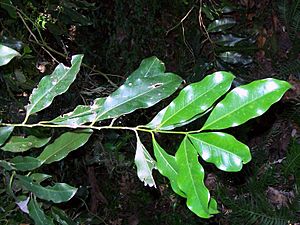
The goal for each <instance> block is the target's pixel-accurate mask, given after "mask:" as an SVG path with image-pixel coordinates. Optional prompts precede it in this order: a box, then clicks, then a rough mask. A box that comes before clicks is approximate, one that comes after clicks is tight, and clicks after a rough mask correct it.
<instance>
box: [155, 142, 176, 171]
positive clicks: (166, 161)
mask: <svg viewBox="0 0 300 225" xmlns="http://www.w3.org/2000/svg"><path fill="white" fill-rule="evenodd" d="M154 144H155V146H156V148H157V149H158V148H159V147H158V145H157V144H156V143H155V142H154ZM158 153H159V155H160V156H161V157H160V158H162V159H163V160H164V162H165V163H166V164H167V165H168V167H169V168H170V169H171V170H172V171H174V173H175V175H177V174H178V172H177V171H176V170H175V169H174V168H173V167H172V166H171V164H170V163H169V162H168V160H166V158H165V157H164V155H163V154H162V153H161V152H160V150H158Z"/></svg>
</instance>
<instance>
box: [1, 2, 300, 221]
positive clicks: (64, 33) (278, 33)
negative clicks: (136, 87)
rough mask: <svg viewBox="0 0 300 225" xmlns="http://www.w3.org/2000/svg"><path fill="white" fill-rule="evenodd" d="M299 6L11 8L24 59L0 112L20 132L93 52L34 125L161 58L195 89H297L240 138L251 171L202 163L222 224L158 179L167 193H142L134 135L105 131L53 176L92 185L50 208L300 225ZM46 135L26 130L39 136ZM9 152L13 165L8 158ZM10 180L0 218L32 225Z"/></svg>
mask: <svg viewBox="0 0 300 225" xmlns="http://www.w3.org/2000/svg"><path fill="white" fill-rule="evenodd" d="M6 3H9V4H10V3H12V5H13V6H15V7H17V9H18V10H16V9H15V8H12V7H10V6H9V5H7V4H6ZM299 6H300V4H299V1H297V0H293V1H288V0H283V1H268V0H264V1H254V0H253V1H252V0H248V1H244V0H241V1H225V0H224V1H218V2H215V1H183V0H176V1H156V0H151V1H144V0H134V1H130V2H128V1H124V0H114V1H110V2H107V1H75V0H74V1H56V0H54V1H25V0H23V1H21V0H14V1H9V0H5V1H1V8H0V10H1V15H2V17H1V20H0V22H1V37H0V40H1V43H2V44H4V45H6V46H8V47H12V48H14V49H15V50H18V51H19V52H21V53H22V58H21V60H14V62H13V63H12V64H9V65H7V66H5V67H1V70H0V74H1V76H0V79H1V82H0V86H1V88H0V90H1V95H0V113H1V118H3V120H5V121H18V122H21V120H22V118H23V117H24V116H25V115H24V111H22V106H23V105H26V101H27V97H28V95H29V93H30V90H32V89H33V87H35V86H36V84H37V82H38V81H39V80H40V78H41V77H43V76H44V75H45V74H50V73H51V72H52V71H53V69H54V68H55V66H56V60H57V61H59V62H70V56H71V55H74V54H75V53H78V52H82V53H84V54H85V59H84V67H83V69H82V70H81V73H80V74H79V75H78V78H77V80H76V81H75V83H74V84H73V85H72V86H71V89H70V91H69V92H68V93H66V94H64V95H63V96H62V97H60V98H58V99H55V100H54V102H53V104H52V106H51V108H49V110H47V111H45V112H42V114H39V116H38V118H32V119H31V120H32V121H31V122H34V121H38V120H46V119H50V118H51V116H52V115H57V114H58V113H59V114H61V115H62V114H64V113H66V112H69V111H71V109H73V108H74V107H75V106H76V105H78V104H83V103H90V102H91V99H92V98H95V97H103V96H106V95H107V94H110V93H112V92H113V90H115V88H116V87H117V86H119V84H120V83H123V81H124V80H125V78H126V77H127V76H128V75H129V74H130V73H131V72H132V70H133V68H136V67H137V65H138V64H139V62H140V60H141V59H143V58H146V57H147V56H150V55H157V56H158V57H159V58H160V59H162V60H163V61H164V62H165V63H166V65H167V67H168V68H167V70H168V71H175V72H176V73H178V74H181V75H182V77H183V78H184V79H185V80H186V81H187V82H194V81H199V80H201V79H202V78H203V77H204V76H205V75H206V74H208V73H210V72H213V71H216V70H229V71H232V72H234V74H235V75H237V76H238V77H237V78H238V79H237V81H236V82H237V85H240V84H243V83H245V82H248V81H252V80H254V79H260V78H265V77H274V78H280V79H285V80H288V81H289V82H290V83H291V84H293V85H294V89H293V90H292V91H291V92H289V93H288V94H287V95H286V96H285V97H284V99H283V100H282V102H281V103H280V104H279V105H278V106H275V107H273V108H271V110H269V111H268V113H267V115H265V116H263V117H262V118H260V119H258V120H254V121H250V122H248V123H246V124H245V125H244V126H242V127H240V128H238V129H237V131H230V132H232V133H233V134H235V136H237V137H238V138H239V139H240V140H242V141H243V142H244V143H247V144H248V145H250V147H251V151H252V154H253V158H254V159H253V161H252V162H251V164H250V165H249V166H248V167H246V168H245V169H244V170H243V171H242V172H241V173H239V174H236V173H235V174H225V175H224V173H219V172H218V171H217V170H215V169H214V168H212V167H211V166H210V165H206V164H205V163H204V165H205V169H206V170H207V171H209V174H208V175H207V177H206V185H207V186H208V187H209V189H210V190H211V191H213V192H214V193H215V194H216V196H217V198H218V201H219V202H220V203H222V214H221V215H218V216H217V217H215V218H212V219H210V220H205V221H203V220H201V219H199V218H197V217H195V216H194V215H193V214H191V213H190V212H189V211H188V210H187V209H185V204H184V201H183V200H182V199H180V198H178V197H176V196H175V195H173V194H172V191H171V189H170V187H169V185H168V182H167V180H165V179H164V178H162V177H160V176H157V174H154V176H155V179H156V180H157V182H158V184H157V185H158V189H151V188H149V189H148V188H145V187H143V184H142V183H140V182H139V181H138V178H137V176H136V172H135V168H134V165H133V161H132V158H134V149H135V143H133V142H132V134H131V133H127V132H126V131H125V132H121V131H109V132H105V133H104V132H103V133H98V134H96V135H95V136H94V137H93V138H92V139H91V140H90V141H89V142H88V143H87V145H86V146H85V147H84V148H83V149H81V150H80V151H77V152H74V153H72V154H71V155H70V156H69V158H68V160H64V161H61V162H59V164H57V165H54V166H52V165H49V167H47V169H46V168H45V169H46V170H49V171H48V172H49V174H52V180H53V181H54V182H55V181H58V182H65V183H72V185H73V186H76V187H79V185H82V186H80V188H79V192H78V193H77V195H76V196H75V198H74V199H72V201H71V202H70V203H68V204H65V205H61V206H60V208H62V209H63V210H64V212H63V211H61V210H59V209H55V208H52V209H51V210H49V212H48V213H51V214H52V215H54V216H55V215H62V214H63V215H65V214H66V215H68V216H69V217H70V218H72V219H73V220H75V221H76V222H78V223H82V224H130V225H131V224H174V225H175V224H199V223H201V224H244V223H246V221H247V222H248V224H287V222H288V221H290V222H292V223H296V222H299V219H298V218H299V210H300V209H299V208H300V206H299V175H298V174H299V165H300V164H299V160H298V159H299V158H300V157H298V156H299V122H300V118H299V115H300V109H299V103H300V102H299V94H300V91H299V90H300V84H299V78H300V77H299V73H300V66H299V65H300V63H299V62H298V61H299V55H298V54H299V50H300V49H299V48H300V46H299V34H298V32H299V28H298V23H297V22H298V21H299V20H297V18H299V16H298V14H299V13H300V7H299ZM287 15H294V16H287ZM180 21H181V22H180ZM12 71H13V72H12ZM167 103H168V100H166V101H165V104H167ZM66 106H67V107H66ZM162 106H163V105H161V106H154V107H153V108H151V109H149V110H146V111H138V112H136V113H134V114H132V115H129V116H127V117H126V118H125V117H124V118H121V119H120V120H119V121H118V123H119V124H121V125H122V124H126V125H131V124H132V121H139V122H140V123H141V124H144V122H145V121H150V118H152V117H153V116H154V115H155V113H153V112H158V111H159V110H160V109H161V107H162ZM4 112H9V113H8V114H7V113H4ZM193 126H197V124H195V125H193ZM189 128H190V127H189ZM17 132H18V134H19V135H22V134H23V133H22V130H17ZM24 132H25V131H24ZM45 133H46V134H47V132H45V131H42V132H41V131H40V130H39V129H34V130H32V129H30V130H29V129H28V130H26V134H32V135H35V136H39V137H43V136H46V135H45ZM54 135H55V136H56V137H58V136H59V135H60V134H59V133H57V134H56V133H55V134H54ZM159 138H160V140H164V141H163V142H164V143H163V147H167V148H168V149H171V151H173V152H175V149H177V147H178V146H177V145H178V143H179V141H180V140H174V138H172V139H171V138H168V137H167V136H164V135H163V137H159ZM146 139H147V138H145V140H146ZM146 145H147V143H146ZM148 146H150V143H148ZM148 146H147V147H148ZM0 154H1V155H0V157H1V158H4V159H5V158H8V157H9V154H8V153H7V152H3V151H1V153H0ZM1 171H2V170H1ZM65 171H68V172H67V173H66V172H65ZM43 172H44V173H47V171H43ZM245 177H247V178H245ZM1 179H2V181H3V182H1V184H0V187H1V190H0V193H1V195H0V198H1V201H2V202H3V203H4V204H2V206H1V207H2V208H1V209H0V220H1V221H3V224H5V223H8V224H10V223H12V224H14V223H26V222H29V221H30V220H29V218H25V217H24V214H21V213H20V211H19V210H17V208H16V207H15V204H14V203H13V204H12V197H11V196H9V195H7V194H6V193H7V189H6V187H7V184H8V183H9V176H8V174H4V173H3V172H1ZM16 188H18V187H16ZM258 190H260V191H258ZM91 196H93V197H94V198H91ZM228 196H230V198H228ZM74 205H76V207H74ZM1 223H2V222H1ZM67 224H71V222H70V223H67Z"/></svg>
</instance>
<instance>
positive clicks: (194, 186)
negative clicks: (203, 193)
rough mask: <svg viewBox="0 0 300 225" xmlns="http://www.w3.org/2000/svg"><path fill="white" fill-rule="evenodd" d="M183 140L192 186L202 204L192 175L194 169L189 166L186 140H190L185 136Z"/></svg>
mask: <svg viewBox="0 0 300 225" xmlns="http://www.w3.org/2000/svg"><path fill="white" fill-rule="evenodd" d="M183 141H184V142H183V145H184V156H185V159H186V166H187V168H188V172H189V175H190V178H191V179H190V180H191V181H192V187H193V189H194V192H195V194H196V196H197V199H198V201H199V203H200V204H201V198H200V197H199V194H198V192H197V189H196V185H195V182H194V179H193V176H192V171H191V169H190V167H189V165H190V164H189V160H188V159H189V158H188V154H187V148H186V141H188V140H187V138H186V137H185V139H184V140H183ZM199 172H201V171H199ZM201 205H202V204H201Z"/></svg>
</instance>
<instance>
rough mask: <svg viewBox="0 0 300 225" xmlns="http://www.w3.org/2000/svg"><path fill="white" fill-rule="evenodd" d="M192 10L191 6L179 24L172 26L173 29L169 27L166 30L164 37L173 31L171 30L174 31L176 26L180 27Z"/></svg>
mask: <svg viewBox="0 0 300 225" xmlns="http://www.w3.org/2000/svg"><path fill="white" fill-rule="evenodd" d="M194 8H195V5H193V6H192V8H190V10H189V11H188V12H187V13H186V14H185V16H184V17H183V18H182V19H181V20H180V22H179V23H177V24H176V25H175V26H173V27H171V28H170V29H169V30H167V32H166V36H167V35H168V34H169V33H170V32H171V31H173V30H174V29H176V28H177V27H178V26H180V25H181V24H182V23H183V22H184V21H185V19H186V18H187V17H188V16H189V15H190V13H191V12H192V11H193V9H194Z"/></svg>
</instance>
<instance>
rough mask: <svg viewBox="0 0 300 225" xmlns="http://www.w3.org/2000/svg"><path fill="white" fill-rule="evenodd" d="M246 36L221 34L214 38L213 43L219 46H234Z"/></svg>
mask: <svg viewBox="0 0 300 225" xmlns="http://www.w3.org/2000/svg"><path fill="white" fill-rule="evenodd" d="M245 39H246V38H241V37H237V36H234V35H232V34H222V35H221V36H220V37H218V39H216V40H214V43H216V44H217V45H221V46H229V47H234V46H235V45H236V44H238V43H240V42H241V41H243V40H245Z"/></svg>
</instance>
